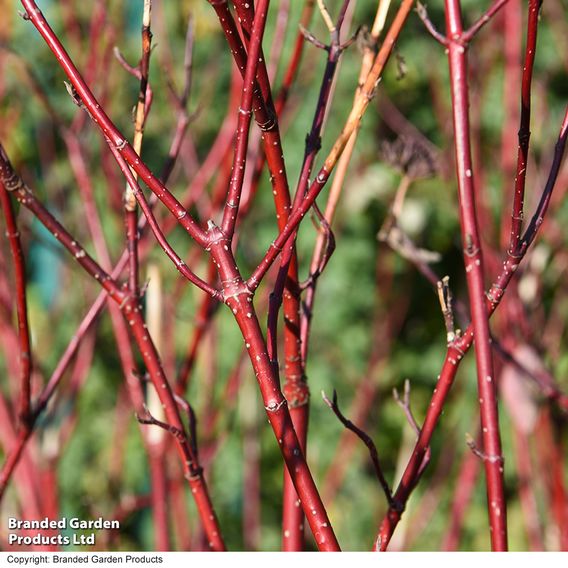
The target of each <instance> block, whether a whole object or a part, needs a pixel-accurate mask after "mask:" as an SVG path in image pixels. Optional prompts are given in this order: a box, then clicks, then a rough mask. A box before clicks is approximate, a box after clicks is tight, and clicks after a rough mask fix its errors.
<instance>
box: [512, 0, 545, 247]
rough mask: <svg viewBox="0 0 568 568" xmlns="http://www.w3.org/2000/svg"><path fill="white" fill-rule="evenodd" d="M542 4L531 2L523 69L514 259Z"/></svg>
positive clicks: (521, 217)
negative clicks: (539, 13)
mask: <svg viewBox="0 0 568 568" xmlns="http://www.w3.org/2000/svg"><path fill="white" fill-rule="evenodd" d="M540 5H541V0H529V15H528V23H527V45H526V48H525V60H524V65H523V80H522V88H521V117H520V124H519V134H518V136H519V148H518V152H517V173H516V176H515V191H514V196H513V208H512V212H511V234H510V239H509V249H508V252H509V255H510V256H511V257H514V256H515V255H516V253H517V247H518V245H519V242H520V239H521V229H522V224H523V211H524V199H525V182H526V174H527V161H528V153H529V140H530V135H531V132H530V120H531V83H532V75H533V68H534V61H535V55H536V39H537V30H538V12H539V9H540Z"/></svg>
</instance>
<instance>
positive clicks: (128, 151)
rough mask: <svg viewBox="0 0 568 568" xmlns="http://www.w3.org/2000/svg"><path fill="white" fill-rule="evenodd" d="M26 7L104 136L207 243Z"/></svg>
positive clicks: (29, 2) (28, 2) (30, 5)
mask: <svg viewBox="0 0 568 568" xmlns="http://www.w3.org/2000/svg"><path fill="white" fill-rule="evenodd" d="M21 1H22V5H23V6H24V8H25V9H26V13H27V14H28V17H29V19H30V21H31V22H32V23H33V25H34V26H35V27H36V28H37V30H38V31H39V33H40V34H41V35H42V37H43V38H44V40H45V42H46V43H47V45H48V46H49V48H50V49H51V51H52V52H53V53H54V55H55V56H56V58H57V60H58V61H59V63H60V65H61V67H62V68H63V70H64V71H65V74H66V75H67V77H68V78H69V80H70V81H71V83H72V85H73V87H74V89H75V91H76V92H77V95H78V96H79V97H80V99H81V101H82V102H83V104H84V105H85V107H86V109H87V110H88V112H89V114H90V115H91V117H92V119H93V121H94V122H95V124H96V125H97V126H98V128H99V129H100V130H101V132H102V133H103V135H104V136H105V137H106V138H108V139H109V140H110V143H111V144H112V145H114V147H115V148H116V149H117V150H118V151H119V152H120V154H121V155H122V156H123V158H124V159H125V160H126V162H128V164H129V165H130V167H131V168H132V169H133V170H134V171H135V172H136V173H137V174H138V175H139V176H140V177H141V178H142V180H143V181H144V183H145V184H146V185H147V186H148V187H149V188H150V189H151V190H152V191H153V192H154V193H155V194H156V196H157V197H158V199H160V201H162V203H163V204H164V205H165V206H166V207H167V208H168V209H169V210H170V212H171V213H172V214H173V215H174V216H175V217H176V218H177V220H178V222H179V224H180V225H181V226H182V227H183V228H184V229H185V230H186V231H187V232H188V233H189V235H191V237H192V238H193V239H195V241H196V242H197V243H198V244H199V245H201V246H206V244H207V242H206V238H205V233H204V231H203V230H202V229H201V228H200V227H199V226H198V225H197V223H196V222H195V221H194V220H193V219H192V218H191V216H190V215H189V213H188V212H187V210H186V209H184V207H183V206H182V205H181V203H180V202H179V201H178V200H177V199H176V198H175V197H174V196H173V195H172V193H170V191H169V190H168V189H167V188H166V186H165V185H164V184H163V183H162V182H161V181H160V180H159V179H158V178H157V177H156V176H154V174H153V173H152V172H151V171H150V169H149V168H148V166H147V165H146V164H145V163H144V162H143V161H142V160H141V159H140V156H138V154H136V152H135V151H134V149H133V148H132V146H131V145H130V144H129V143H128V141H127V140H126V138H125V137H124V136H123V135H122V133H121V132H120V131H119V130H118V129H117V128H116V126H115V125H114V123H113V122H112V121H111V120H110V118H109V117H108V115H107V114H106V113H105V112H104V110H103V109H102V108H101V105H100V104H99V102H98V101H97V99H96V98H95V96H94V95H93V93H92V92H91V90H90V89H89V87H88V86H87V84H86V83H85V81H84V80H83V78H82V76H81V74H80V73H79V71H78V69H77V67H76V66H75V65H74V64H73V62H72V61H71V59H70V57H69V55H68V53H67V52H66V51H65V49H64V47H63V45H62V44H61V42H60V41H59V39H58V37H57V35H56V34H55V32H54V31H53V30H52V29H51V27H50V26H49V24H48V22H47V20H46V19H45V17H44V16H43V14H42V12H41V10H40V9H39V8H38V6H37V4H36V3H35V2H34V0H21Z"/></svg>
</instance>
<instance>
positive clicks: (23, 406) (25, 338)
mask: <svg viewBox="0 0 568 568" xmlns="http://www.w3.org/2000/svg"><path fill="white" fill-rule="evenodd" d="M0 205H1V207H2V210H3V212H4V221H5V223H6V237H7V238H8V242H9V244H10V253H11V255H12V262H13V265H14V276H15V287H16V289H15V294H14V295H15V298H16V311H17V314H18V337H19V340H20V395H19V402H18V415H19V421H20V425H21V427H22V428H23V429H24V430H25V429H27V428H28V427H29V425H28V421H29V418H30V414H31V376H32V350H31V341H30V329H29V325H28V302H27V295H26V264H25V260H24V251H23V248H22V243H21V241H20V233H19V231H18V225H17V222H16V216H15V214H14V208H13V207H12V201H11V199H10V196H9V194H8V191H7V188H6V187H5V186H4V184H3V183H2V182H1V181H0Z"/></svg>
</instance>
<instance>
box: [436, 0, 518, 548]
mask: <svg viewBox="0 0 568 568" xmlns="http://www.w3.org/2000/svg"><path fill="white" fill-rule="evenodd" d="M446 25H447V32H448V39H449V45H448V50H449V53H448V58H449V65H450V81H451V92H452V110H453V123H454V139H455V153H456V167H457V178H458V188H459V198H460V199H459V202H460V203H459V205H460V223H461V233H462V241H463V243H464V250H463V254H464V264H465V271H466V279H467V288H468V296H469V303H470V310H471V317H472V323H473V333H474V338H475V358H476V365H477V384H478V390H479V404H480V413H481V426H482V438H483V451H484V453H485V455H486V456H487V459H485V464H484V465H485V475H486V484H487V499H488V503H489V506H488V512H489V523H490V527H491V544H492V549H493V550H494V551H504V550H507V509H506V507H507V506H506V501H505V491H504V479H503V456H502V450H501V438H500V433H499V417H498V409H497V393H496V389H495V380H494V377H495V374H494V370H493V358H492V351H491V338H490V331H489V316H488V311H487V306H486V302H485V284H484V278H485V277H484V270H483V257H482V252H481V246H482V245H481V239H480V237H479V229H478V226H477V217H476V207H475V190H474V185H473V173H472V171H473V165H472V158H471V142H470V128H469V100H468V99H469V96H468V91H469V89H468V82H467V56H466V46H465V45H464V44H463V41H462V33H463V28H462V16H461V6H460V1H459V0H446Z"/></svg>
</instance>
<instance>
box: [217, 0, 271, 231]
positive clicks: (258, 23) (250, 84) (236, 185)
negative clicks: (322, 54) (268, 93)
mask: <svg viewBox="0 0 568 568" xmlns="http://www.w3.org/2000/svg"><path fill="white" fill-rule="evenodd" d="M251 4H252V3H251ZM269 4H270V0H260V1H259V5H258V9H257V10H256V15H255V17H254V23H253V27H252V34H251V39H250V43H249V52H248V57H247V64H246V69H245V74H244V83H243V90H242V96H241V104H240V107H239V115H238V119H237V133H236V143H235V154H234V158H233V170H232V174H231V181H230V182H229V192H228V195H227V202H226V204H225V208H224V211H223V221H222V223H221V228H222V230H223V232H224V233H225V234H226V235H228V236H229V237H232V236H233V234H234V232H235V225H236V222H237V214H238V211H239V204H240V201H241V194H242V191H243V181H244V177H245V167H246V161H247V151H248V140H249V130H250V122H251V118H252V104H253V98H254V86H255V83H256V74H257V69H258V67H259V58H260V56H261V53H262V38H263V36H264V29H265V27H266V18H267V16H268V6H269ZM261 59H262V60H264V58H263V57H262V58H261Z"/></svg>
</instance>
